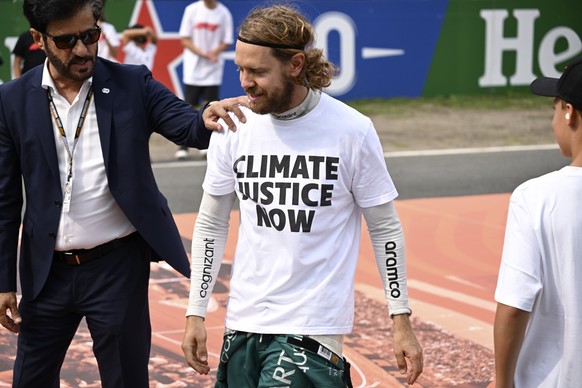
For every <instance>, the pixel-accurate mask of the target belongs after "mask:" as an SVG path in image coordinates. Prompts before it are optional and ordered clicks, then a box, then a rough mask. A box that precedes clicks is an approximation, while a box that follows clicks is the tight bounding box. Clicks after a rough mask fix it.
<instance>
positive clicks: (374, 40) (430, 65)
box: [0, 0, 582, 100]
mask: <svg viewBox="0 0 582 388" xmlns="http://www.w3.org/2000/svg"><path fill="white" fill-rule="evenodd" d="M190 2H191V1H184V0H148V1H142V0H108V1H107V5H106V10H105V14H106V18H107V20H108V21H109V22H110V23H112V24H114V25H115V27H116V28H117V30H118V31H122V30H123V29H124V28H126V27H127V26H129V25H132V24H134V23H140V24H144V25H150V26H152V27H153V28H154V29H155V30H156V31H157V34H158V38H159V42H158V54H157V56H156V59H155V63H154V71H153V73H154V77H155V78H156V79H158V80H159V81H161V82H163V83H164V84H165V85H166V86H168V87H169V88H170V89H172V90H173V91H174V92H175V93H176V94H177V95H179V96H182V83H181V79H182V59H181V55H182V47H181V45H180V39H179V35H178V30H179V27H180V21H181V18H182V13H183V11H184V8H185V7H186V6H187V5H188V4H190ZM222 3H223V4H225V5H226V6H227V7H228V8H229V9H230V11H231V12H232V14H233V20H234V24H235V30H236V28H237V27H238V25H239V24H240V22H241V21H242V20H243V19H244V17H245V16H246V15H247V13H248V12H249V11H250V10H251V9H252V8H253V7H255V6H257V5H259V4H261V3H262V2H260V1H240V0H231V1H228V0H224V1H222ZM295 4H297V5H298V6H299V7H300V8H301V9H302V10H303V11H304V12H305V14H306V15H307V16H308V17H309V18H310V19H311V20H312V21H313V24H314V26H315V29H316V32H317V46H318V47H320V48H322V49H323V50H324V52H325V53H326V56H327V57H328V58H329V59H330V60H331V61H333V62H334V63H335V64H336V65H338V67H339V69H340V72H339V74H338V77H337V78H336V79H335V80H334V81H333V83H332V85H331V86H330V87H329V88H328V90H327V92H328V93H329V94H331V95H334V96H336V97H337V98H340V99H342V100H352V99H359V98H388V97H417V96H432V95H450V94H479V93H481V94H483V93H498V92H506V91H508V90H512V91H525V90H526V87H527V85H529V83H530V82H531V81H532V80H533V79H534V78H535V77H537V76H540V75H545V76H559V74H561V72H562V71H563V68H564V65H565V64H566V63H567V62H568V61H569V60H571V59H572V58H573V57H576V56H578V55H582V40H581V38H582V23H580V21H579V18H580V15H581V14H582V5H581V3H580V0H556V1H553V2H548V1H544V0H529V1H526V0H499V1H496V0H487V1H484V0H483V1H482V0H473V1H467V0H376V1H372V0H367V1H366V0H357V1H356V0H352V1H345V0H344V1H338V0H328V1H323V0H319V1H296V2H295ZM27 28H28V25H27V23H26V20H25V19H24V17H23V16H22V0H0V55H1V56H2V58H3V59H4V64H3V65H2V66H0V80H3V81H4V82H7V81H8V80H10V78H11V66H10V62H11V60H10V59H11V58H10V50H11V48H12V47H13V45H14V43H15V42H16V38H17V37H18V35H19V34H20V33H21V32H22V31H24V30H25V29H27ZM235 33H236V32H235ZM225 56H226V59H227V61H226V69H225V76H224V83H223V87H222V89H221V95H222V97H228V96H234V95H239V94H241V93H242V89H241V87H240V85H239V80H238V73H237V72H236V67H235V65H234V62H233V58H234V46H233V47H232V48H231V50H229V51H227V52H226V53H225Z"/></svg>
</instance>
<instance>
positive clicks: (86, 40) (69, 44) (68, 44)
mask: <svg viewBox="0 0 582 388" xmlns="http://www.w3.org/2000/svg"><path fill="white" fill-rule="evenodd" d="M44 34H45V35H46V36H48V37H49V38H51V39H52V40H53V42H55V46H57V48H60V49H72V48H73V47H75V45H76V44H77V40H80V41H81V42H82V43H83V44H84V45H85V46H88V45H90V44H93V43H96V42H97V41H98V40H99V37H100V36H101V28H99V27H98V26H96V27H95V28H91V29H90V30H87V31H85V32H81V33H80V34H78V35H73V34H67V35H59V36H52V35H51V34H49V33H48V32H45V33H44Z"/></svg>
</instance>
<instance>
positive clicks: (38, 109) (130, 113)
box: [0, 0, 236, 387]
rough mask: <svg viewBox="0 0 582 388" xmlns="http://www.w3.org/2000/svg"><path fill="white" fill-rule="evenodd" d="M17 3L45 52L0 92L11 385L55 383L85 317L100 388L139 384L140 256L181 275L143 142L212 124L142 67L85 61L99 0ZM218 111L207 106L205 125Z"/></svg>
mask: <svg viewBox="0 0 582 388" xmlns="http://www.w3.org/2000/svg"><path fill="white" fill-rule="evenodd" d="M23 9H24V13H25V16H26V17H27V19H28V21H29V22H30V26H31V33H32V35H33V37H34V39H35V42H36V43H37V44H38V45H39V46H40V47H41V48H42V49H43V50H44V51H45V53H46V54H47V57H48V61H47V65H45V66H39V67H37V68H35V69H33V70H31V71H29V72H27V73H26V74H24V75H23V76H22V77H20V78H19V79H17V80H14V81H12V82H9V83H7V84H4V85H2V86H1V87H0V166H1V168H0V324H2V326H4V327H6V328H7V329H8V330H10V331H13V332H15V333H19V338H18V349H17V356H16V360H15V364H14V377H13V385H14V386H18V387H51V386H58V385H59V373H60V368H61V365H62V362H63V360H64V357H65V354H66V351H67V348H68V347H69V345H70V342H71V340H72V338H73V336H74V334H75V332H76V330H77V328H78V325H79V323H80V321H81V319H82V318H83V317H85V318H86V320H87V324H88V327H89V330H90V332H91V335H92V338H93V342H94V348H93V350H94V353H95V356H96V358H97V361H98V364H99V371H100V374H101V379H102V383H103V386H104V387H148V360H149V351H150V342H151V338H150V337H151V326H150V319H149V308H148V279H149V262H150V260H165V261H167V262H168V263H169V264H170V265H171V266H172V267H174V268H175V269H176V270H177V271H179V272H180V273H182V274H183V275H185V276H189V273H190V269H189V262H188V257H187V255H186V253H185V251H184V248H183V245H182V242H181V238H180V235H179V233H178V230H177V228H176V225H175V223H174V220H173V217H172V214H171V213H170V210H169V208H168V205H167V201H166V199H165V198H164V196H163V195H162V194H161V193H160V191H159V189H158V187H157V185H156V182H155V180H154V175H153V172H152V169H151V164H150V158H149V149H148V142H149V138H150V135H151V134H152V132H158V133H160V134H161V135H163V136H165V137H166V138H168V139H169V140H171V141H173V142H175V143H176V144H181V145H182V144H183V145H187V146H190V147H198V148H206V147H207V146H208V142H209V138H210V133H211V131H210V130H208V129H207V128H206V127H205V125H204V122H203V118H202V115H201V114H200V113H199V112H196V111H194V110H192V108H191V107H190V105H188V104H186V103H184V102H183V101H181V100H180V99H178V98H177V97H176V96H175V95H174V94H173V93H171V92H170V91H169V90H168V89H166V88H165V87H164V86H163V85H161V84H160V83H158V82H157V81H155V80H154V79H153V78H152V76H151V73H150V72H149V71H148V70H147V69H146V68H145V67H144V66H123V65H119V64H115V63H112V62H109V61H106V60H103V59H101V58H99V59H97V41H98V39H99V36H100V29H99V27H98V26H97V20H99V18H100V17H101V14H102V1H101V0H25V1H24V6H23ZM235 102H236V101H235ZM217 108H218V109H217ZM228 109H229V108H228V106H226V105H225V104H224V103H218V104H216V107H213V108H209V109H207V110H206V111H205V113H204V116H205V117H206V116H208V117H209V121H208V127H212V128H217V127H218V125H217V124H216V123H215V121H216V120H217V118H218V116H219V115H225V114H226V110H228ZM235 110H236V108H235ZM206 112H209V113H208V114H207V113H206ZM217 112H220V113H217ZM227 121H228V120H227ZM23 182H24V185H23ZM23 189H24V190H23ZM23 191H24V193H25V195H26V211H25V213H24V216H23V217H22V222H21V214H22V208H23ZM21 224H22V232H21V233H22V234H21V242H20V258H19V260H20V263H19V275H20V284H21V289H22V298H21V301H20V304H19V305H18V307H17V300H16V289H17V269H16V267H17V250H18V243H19V233H20V232H19V230H20V225H21Z"/></svg>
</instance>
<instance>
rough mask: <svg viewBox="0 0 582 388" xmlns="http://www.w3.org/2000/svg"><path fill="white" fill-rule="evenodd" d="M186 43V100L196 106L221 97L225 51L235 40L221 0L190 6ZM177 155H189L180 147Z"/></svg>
mask: <svg viewBox="0 0 582 388" xmlns="http://www.w3.org/2000/svg"><path fill="white" fill-rule="evenodd" d="M180 37H181V38H182V46H184V55H183V58H184V69H183V76H182V81H183V83H184V101H186V102H187V103H189V104H190V105H192V106H193V107H195V108H198V107H200V106H203V105H204V104H206V103H207V102H209V101H214V100H218V97H219V93H220V85H221V84H222V78H223V72H224V58H223V57H222V56H221V53H222V52H223V51H225V50H226V49H228V48H229V47H230V46H231V45H232V43H233V22H232V15H231V13H230V11H229V10H228V8H226V6H224V5H223V4H222V3H220V2H218V1H217V0H198V1H196V2H194V3H192V4H190V5H188V6H187V7H186V9H185V10H184V14H183V16H182V22H181V24H180ZM175 157H176V159H185V158H187V157H188V148H186V147H180V148H179V149H178V151H176V155H175Z"/></svg>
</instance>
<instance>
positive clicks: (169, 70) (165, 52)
mask: <svg viewBox="0 0 582 388" xmlns="http://www.w3.org/2000/svg"><path fill="white" fill-rule="evenodd" d="M136 23H139V24H141V25H144V26H151V27H152V28H153V29H154V31H155V32H156V35H157V36H158V51H157V54H156V57H155V59H154V71H153V75H154V78H155V79H156V80H158V81H160V82H161V83H163V84H164V85H165V86H166V87H167V88H168V89H170V90H171V91H173V92H174V93H175V94H176V95H177V96H178V97H180V98H181V97H182V95H183V94H182V86H181V85H182V80H181V79H180V78H179V76H178V73H177V71H176V66H178V65H179V64H180V63H181V62H182V52H183V47H182V43H181V42H180V36H179V34H178V32H165V31H164V30H163V29H162V25H161V23H160V20H159V19H158V13H157V11H156V7H155V5H154V2H153V1H143V0H140V1H137V2H136V3H135V9H134V11H133V17H132V20H131V22H130V25H133V24H136ZM119 59H120V62H122V63H123V61H122V59H123V58H119Z"/></svg>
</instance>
